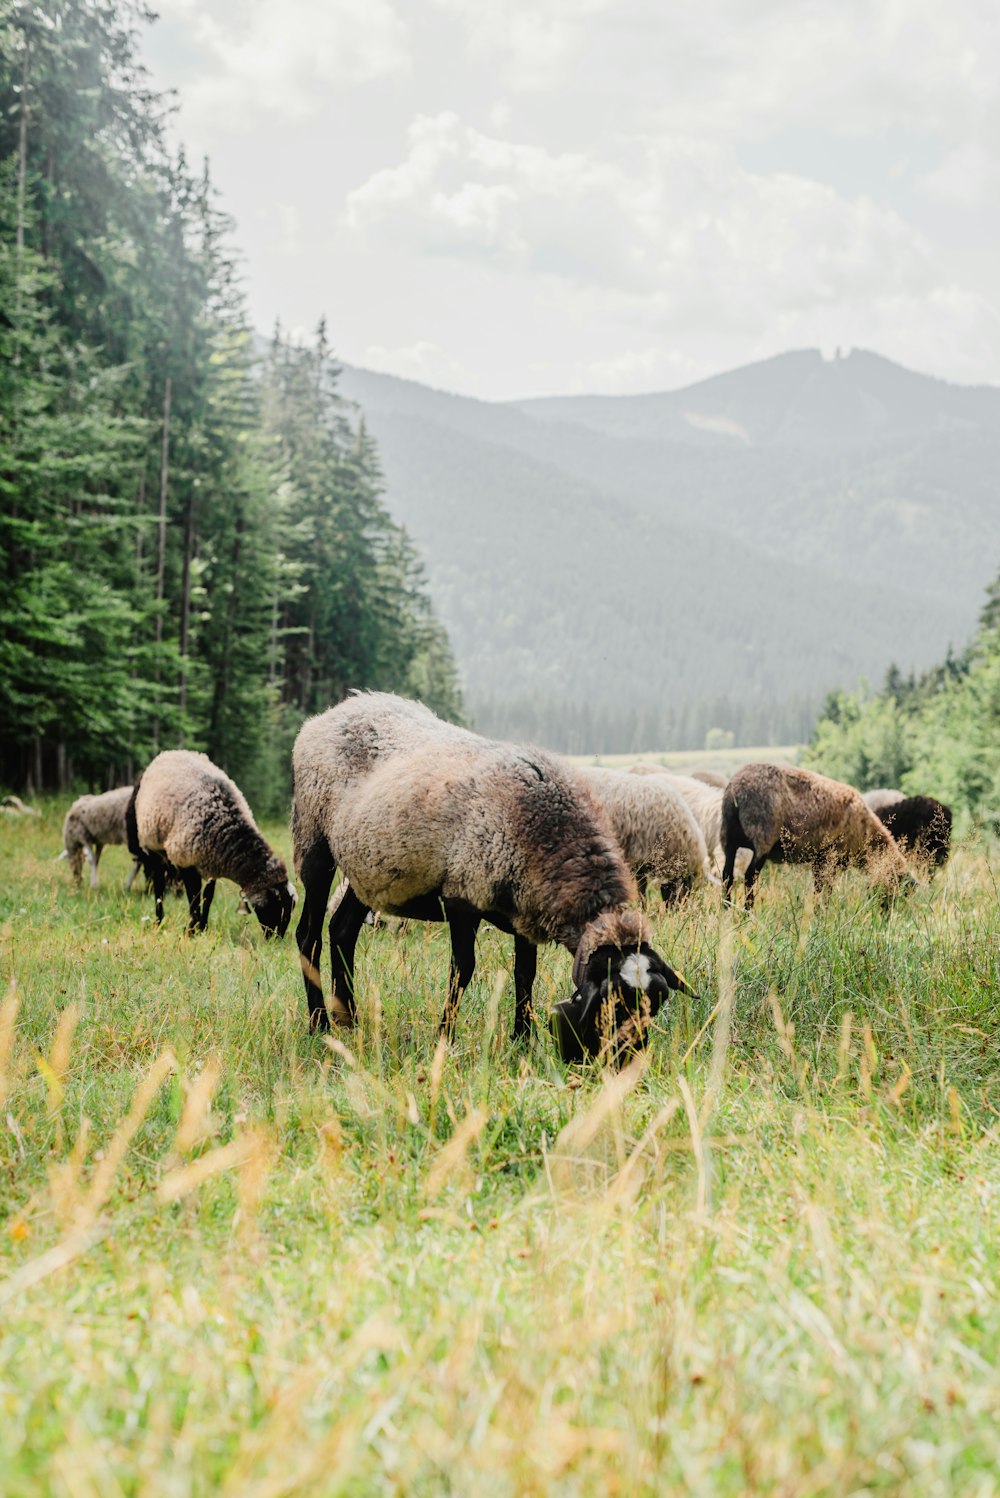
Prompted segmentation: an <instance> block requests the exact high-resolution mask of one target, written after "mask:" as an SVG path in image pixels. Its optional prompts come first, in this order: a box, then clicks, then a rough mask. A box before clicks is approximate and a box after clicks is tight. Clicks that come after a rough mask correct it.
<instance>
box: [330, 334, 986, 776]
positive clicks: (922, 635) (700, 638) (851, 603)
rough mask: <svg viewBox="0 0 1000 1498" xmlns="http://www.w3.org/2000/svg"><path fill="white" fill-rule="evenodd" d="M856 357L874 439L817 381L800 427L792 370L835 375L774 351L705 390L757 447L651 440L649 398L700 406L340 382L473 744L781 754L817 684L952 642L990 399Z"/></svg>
mask: <svg viewBox="0 0 1000 1498" xmlns="http://www.w3.org/2000/svg"><path fill="white" fill-rule="evenodd" d="M851 358H854V356H850V357H849V358H848V359H844V360H841V361H837V362H839V364H840V365H841V366H847V368H846V369H844V368H841V369H839V370H838V371H837V372H836V376H835V378H836V379H838V380H841V381H843V378H844V377H845V376H846V377H848V384H849V386H850V387H851V388H852V389H855V388H856V387H860V388H862V390H863V391H866V392H867V393H868V394H869V395H871V396H872V399H875V398H876V396H878V398H879V399H880V400H881V402H882V407H883V409H884V410H885V411H888V412H889V418H890V419H888V420H885V419H880V420H879V421H878V422H877V423H876V424H875V425H874V426H873V425H872V416H871V412H872V410H874V407H872V406H871V405H869V406H868V407H867V408H866V407H865V405H864V402H862V401H859V400H853V398H852V401H850V402H841V404H840V406H839V407H837V408H833V407H831V406H830V404H829V403H828V402H826V401H825V398H822V399H821V398H820V397H822V396H823V389H825V388H827V386H828V384H829V382H827V385H824V386H823V388H821V389H820V390H819V392H818V394H817V392H816V391H814V392H813V393H812V395H808V392H807V396H808V399H807V401H806V405H805V407H803V404H802V397H801V390H800V387H801V386H802V381H801V380H798V385H796V380H795V379H792V378H791V373H794V371H795V369H796V368H798V369H799V370H801V369H802V368H809V369H812V370H813V371H814V372H815V371H816V370H817V369H823V368H825V367H826V366H828V365H829V364H831V363H833V362H834V361H823V360H822V358H821V356H820V355H819V354H818V353H816V352H815V351H813V353H812V354H809V355H808V357H807V358H805V359H803V358H802V357H801V354H800V355H793V356H781V359H783V360H784V362H783V363H782V362H781V360H780V359H779V367H778V371H777V373H778V376H779V377H780V378H777V379H776V378H775V370H774V368H773V365H774V361H768V368H766V369H765V370H764V373H763V375H762V374H761V369H760V367H759V366H749V367H747V368H746V369H744V370H743V371H731V372H729V373H728V374H726V375H723V376H715V377H713V378H712V379H711V380H709V381H707V382H701V384H700V386H699V388H700V389H702V394H703V395H704V388H705V387H706V386H707V387H710V391H714V392H715V396H719V392H720V391H721V392H722V395H721V396H719V398H718V399H716V398H715V396H713V398H712V399H711V400H705V399H701V400H700V404H701V406H702V407H703V409H704V411H705V412H706V414H707V416H708V417H709V418H720V417H721V418H727V417H728V418H729V419H731V420H733V421H739V422H740V423H741V424H742V425H744V426H746V425H747V424H748V423H749V425H750V426H751V427H753V426H754V424H755V423H756V426H755V431H756V434H757V436H756V437H755V438H754V440H751V441H750V442H745V441H734V440H733V438H732V436H731V435H729V434H726V433H723V432H718V431H712V430H711V429H710V428H708V429H702V430H694V432H693V436H692V435H691V432H692V429H691V428H690V427H688V426H685V427H684V428H683V429H678V428H677V426H676V422H674V423H673V425H670V424H669V423H668V424H667V427H666V435H664V423H663V420H662V412H661V411H660V410H659V408H657V410H655V411H654V413H653V418H650V417H649V415H648V412H646V411H644V409H643V406H644V403H645V404H647V405H648V403H649V402H650V401H652V402H654V404H656V403H659V405H662V403H663V401H667V402H672V403H673V404H674V405H675V406H681V407H682V406H683V405H685V404H690V394H689V392H690V389H691V388H693V387H688V390H687V391H679V392H669V393H667V394H666V395H653V396H633V397H630V396H623V397H577V396H568V397H549V398H546V399H544V400H542V401H529V402H513V403H500V404H494V403H490V402H483V401H477V400H475V399H474V398H472V397H467V396H459V395H454V394H451V393H448V392H442V391H436V390H434V389H432V388H430V387H427V386H424V385H421V384H419V383H418V382H415V381H408V380H405V379H402V378H401V377H398V376H390V375H381V374H378V373H376V372H373V371H366V370H360V369H357V368H353V367H351V366H344V367H343V369H342V373H341V377H340V381H341V384H340V388H341V390H342V393H343V394H344V396H345V397H346V398H347V399H349V400H352V401H354V402H356V403H357V404H358V406H359V407H360V409H361V410H362V411H363V412H364V414H365V418H366V422H367V424H368V427H369V429H370V430H371V431H372V433H373V435H374V436H375V438H376V440H377V442H378V446H379V451H380V453H381V456H382V462H383V466H384V471H385V478H386V498H387V501H388V504H389V507H390V509H391V510H392V512H393V514H394V515H395V516H396V518H397V519H399V520H400V521H402V522H403V523H404V524H405V525H406V526H407V528H408V529H409V530H410V532H411V534H412V535H413V538H414V540H415V541H416V543H417V545H418V546H419V548H420V549H421V551H422V553H423V555H424V557H425V560H426V564H427V569H428V575H429V579H430V583H431V590H432V594H433V596H434V598H435V602H436V605H437V608H438V610H439V612H440V614H441V617H442V619H443V621H444V622H445V624H446V626H447V627H448V629H449V633H450V635H451V638H452V642H453V645H454V648H455V652H456V656H457V659H458V662H459V666H460V668H461V670H462V673H463V679H464V682H465V689H466V697H467V701H468V703H469V706H470V710H471V714H472V716H473V718H474V719H475V721H476V722H477V723H478V725H479V726H480V727H482V728H483V729H484V730H485V731H495V732H501V731H502V732H505V733H508V734H514V735H517V736H520V737H536V738H540V739H543V740H544V741H546V742H549V743H550V744H552V745H553V747H558V748H567V749H571V748H582V749H584V750H587V749H594V750H598V749H602V748H603V749H605V750H608V751H609V752H610V751H611V750H612V749H613V748H622V749H624V750H630V749H633V748H643V747H658V748H669V747H671V746H676V747H684V746H687V744H688V743H690V741H691V739H692V737H693V738H694V739H695V740H698V736H699V735H700V736H701V737H702V738H703V737H704V733H705V731H706V730H707V728H708V727H721V728H723V729H725V728H730V729H732V731H734V732H735V733H737V734H741V735H742V734H747V735H752V736H753V738H754V739H755V740H756V741H757V742H763V741H765V740H764V739H763V738H762V737H761V736H762V735H763V734H770V735H771V736H772V737H774V736H777V737H778V738H788V737H790V736H799V735H801V734H802V733H804V732H806V731H808V719H809V716H810V714H811V712H812V711H814V710H815V708H816V707H817V706H818V704H819V702H820V700H821V699H822V697H823V695H824V694H825V692H826V691H828V690H829V689H830V688H832V687H835V686H838V685H845V686H853V685H855V683H856V681H857V679H858V677H859V676H860V675H862V674H866V675H868V676H869V677H870V678H871V679H873V680H875V679H878V678H879V677H880V676H881V675H882V674H883V673H884V671H885V669H886V667H887V666H888V665H889V664H890V662H896V663H898V664H899V665H900V666H901V667H902V668H903V669H904V670H909V669H915V670H919V669H921V668H922V667H925V666H927V665H930V664H931V663H933V661H935V660H936V659H938V658H939V657H940V656H941V655H943V653H944V651H945V650H946V649H947V647H948V645H949V644H952V643H961V642H962V641H964V639H965V638H966V637H967V635H968V633H969V631H970V630H971V627H972V625H973V623H974V621H975V617H976V613H977V611H978V606H979V595H980V592H981V589H982V588H983V587H984V586H985V585H986V584H987V583H988V582H989V581H990V580H991V578H992V577H993V576H994V575H995V572H996V567H997V564H998V561H1000V557H998V556H996V555H994V554H993V549H995V550H996V551H1000V538H998V537H997V534H996V533H997V526H996V520H995V515H996V501H995V497H994V496H995V486H994V484H993V480H992V474H993V473H995V472H996V471H997V465H998V463H1000V420H997V421H995V422H994V421H993V420H992V412H993V409H994V407H995V408H996V411H997V414H998V416H1000V391H996V390H994V389H993V387H963V386H949V385H947V384H946V383H945V382H938V381H933V380H929V378H928V377H926V376H921V375H914V374H913V373H912V372H910V371H906V370H903V369H901V367H900V366H895V365H893V364H892V363H891V361H888V360H882V359H881V358H880V357H879V356H877V355H871V356H864V357H863V358H861V359H860V360H857V359H855V362H854V364H853V365H851ZM789 359H790V360H791V362H788V361H789ZM897 376H898V378H897ZM820 380H821V381H824V380H826V375H822V374H821V375H820ZM873 391H875V395H872V392H873ZM969 392H972V400H971V403H970V402H969V401H968V400H967V399H966V397H967V395H968V393H969ZM723 397H724V398H723ZM787 400H792V402H793V406H794V409H793V411H792V417H791V418H790V417H789V415H788V412H787V410H786V409H785V408H784V407H783V406H782V401H786V402H787ZM595 401H596V402H597V403H598V409H597V414H596V415H595V414H594V406H593V402H595ZM608 401H613V402H615V403H616V404H615V406H614V411H615V419H614V421H611V422H609V418H608V416H607V409H606V406H605V404H604V403H606V402H608ZM630 402H631V403H632V404H633V407H634V408H636V409H637V410H638V415H639V418H640V419H639V420H638V422H637V421H636V419H635V410H633V415H632V416H629V418H628V421H626V422H625V423H624V425H623V423H622V421H621V420H620V419H619V414H618V413H620V412H621V411H623V410H626V406H627V405H628V403H630ZM810 402H811V406H810V404H809V403H810ZM581 403H582V405H581ZM617 403H625V405H620V404H617ZM796 403H797V404H796ZM809 409H811V410H812V411H813V413H814V414H813V419H812V425H810V423H809V422H808V421H806V420H805V419H804V418H803V416H802V412H803V410H805V411H807V412H808V410H809ZM754 411H755V412H756V414H753V412H754ZM845 412H846V413H847V415H848V416H850V417H851V420H852V421H853V422H854V426H853V428H851V427H850V424H849V423H848V424H846V425H845ZM748 413H750V414H749V415H748ZM935 413H939V414H941V416H942V420H940V421H938V420H937V419H936V417H935ZM581 414H583V415H584V416H586V418H587V419H586V420H581V419H580V417H581ZM626 415H628V412H627V411H626ZM674 415H676V411H675V412H674ZM876 415H878V413H877V412H876ZM820 418H824V419H827V418H828V429H827V430H820V431H819V434H818V435H817V431H816V426H817V421H819V420H820ZM651 420H652V421H653V425H652V428H651V426H650V422H651ZM820 424H821V425H822V423H820ZM609 425H610V427H611V428H612V429H611V430H609V429H608V428H609ZM678 430H680V436H678ZM630 433H631V434H630ZM760 434H763V436H761V435H760ZM757 437H759V438H760V440H757ZM793 439H794V440H793ZM848 439H849V440H848ZM991 525H992V531H991ZM990 534H992V535H993V537H994V539H993V543H992V548H993V549H991V548H990V547H989V546H986V545H984V536H988V535H990ZM595 681H597V682H599V683H600V689H599V691H595V687H594V683H595ZM793 729H794V733H793V732H792V730H793ZM681 738H683V739H685V741H686V743H685V744H684V745H682V744H681V742H680V739H681Z"/></svg>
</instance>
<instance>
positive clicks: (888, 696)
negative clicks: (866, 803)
mask: <svg viewBox="0 0 1000 1498" xmlns="http://www.w3.org/2000/svg"><path fill="white" fill-rule="evenodd" d="M804 762H805V763H806V764H808V765H811V766H812V767H813V768H814V769H817V770H821V771H823V772H824V773H825V774H828V775H833V776H835V777H836V778H837V779H839V780H846V781H848V782H850V784H852V785H856V786H858V787H859V789H861V790H870V789H872V788H874V787H875V786H890V787H898V788H900V789H902V790H904V791H907V792H908V793H909V794H912V795H932V796H938V797H940V799H942V800H943V801H946V802H948V803H949V805H951V806H953V807H954V808H955V809H956V810H957V811H962V812H966V813H968V814H970V815H971V816H972V817H973V818H974V819H975V820H977V821H980V822H982V823H984V824H986V825H988V826H992V827H994V828H995V829H997V830H1000V576H998V577H997V579H996V580H995V581H994V582H993V583H992V585H991V586H990V587H989V588H988V589H987V592H986V601H985V603H984V605H983V608H982V611H981V613H980V617H979V628H978V630H977V632H976V634H975V636H974V637H973V639H972V640H971V641H970V643H969V644H968V645H967V646H966V648H965V649H964V650H962V651H961V652H960V653H956V652H955V651H953V650H949V651H948V653H947V655H946V657H945V659H944V660H943V661H942V662H941V663H940V664H939V665H938V666H935V667H934V668H933V669H932V670H930V671H926V672H924V673H922V674H921V675H919V676H917V675H913V674H911V675H907V676H904V675H903V674H902V672H900V671H899V670H897V669H896V668H895V667H892V668H890V670H889V672H888V674H887V676H886V680H885V684H884V686H883V688H882V690H881V691H880V692H872V691H870V690H869V689H868V688H867V687H865V686H862V688H861V690H860V691H858V692H853V693H847V692H831V693H830V695H829V696H828V697H827V699H826V702H825V704H824V707H823V710H822V712H821V714H820V717H819V720H818V722H817V724H816V728H815V732H814V734H813V738H812V743H811V744H810V746H809V749H808V751H807V754H806V758H805V761H804Z"/></svg>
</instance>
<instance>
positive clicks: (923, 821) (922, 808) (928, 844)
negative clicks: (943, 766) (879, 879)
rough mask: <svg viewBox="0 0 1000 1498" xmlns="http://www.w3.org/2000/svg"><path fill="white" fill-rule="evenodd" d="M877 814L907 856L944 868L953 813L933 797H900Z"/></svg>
mask: <svg viewBox="0 0 1000 1498" xmlns="http://www.w3.org/2000/svg"><path fill="white" fill-rule="evenodd" d="M875 815H876V816H877V817H878V819H879V821H880V822H881V823H882V825H883V826H884V827H885V828H887V830H888V831H889V832H890V833H891V834H892V836H893V837H894V838H895V839H896V842H897V843H898V845H899V847H900V848H901V849H902V850H903V852H904V854H908V855H910V856H912V857H913V858H914V859H915V860H916V862H917V863H922V864H926V865H928V866H929V867H937V868H941V867H942V865H944V864H946V863H947V862H948V855H949V853H950V852H951V824H952V820H953V818H952V810H951V807H950V806H946V805H945V804H944V802H943V801H938V800H936V799H935V797H934V796H901V797H900V798H899V800H898V801H890V802H889V804H888V805H887V806H880V807H878V808H877V810H876V812H875Z"/></svg>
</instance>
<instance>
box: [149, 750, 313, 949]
mask: <svg viewBox="0 0 1000 1498" xmlns="http://www.w3.org/2000/svg"><path fill="white" fill-rule="evenodd" d="M126 820H127V826H128V834H129V848H130V850H131V852H132V853H133V854H134V855H135V857H137V858H138V859H140V861H141V862H142V864H143V866H144V868H145V869H146V872H147V874H148V875H149V877H150V878H151V879H152V882H153V891H154V894H155V896H156V919H157V921H162V920H163V891H164V888H165V885H166V873H167V871H166V867H165V864H164V860H167V862H169V863H170V864H172V865H173V867H174V868H175V869H176V870H177V871H178V873H179V874H180V876H181V879H182V880H183V882H184V889H185V891H186V893H187V897H188V905H189V909H190V917H191V918H190V925H189V930H191V931H194V930H195V929H198V930H201V931H204V929H205V926H206V924H207V922H208V912H209V908H210V906H211V904H212V896H213V895H214V893H215V881H216V880H217V879H231V880H232V881H233V882H234V884H238V885H239V886H240V889H241V890H242V892H243V894H244V895H245V897H246V899H247V901H248V903H249V904H250V905H251V906H252V907H253V910H254V913H255V914H256V916H257V919H258V920H259V921H260V924H261V926H262V928H263V931H264V935H265V936H284V934H285V931H286V930H287V928H288V922H289V920H290V919H291V914H292V907H293V906H294V904H295V890H294V888H293V886H292V885H291V884H290V883H289V879H288V871H287V869H286V868H285V865H284V862H283V861H282V859H280V858H279V857H278V855H277V854H276V853H275V852H273V851H272V849H271V848H270V847H269V846H268V844H267V842H266V841H265V839H264V837H263V835H262V833H261V831H260V829H259V827H258V826H257V824H256V822H255V821H254V819H253V813H252V812H251V810H250V807H249V806H248V805H247V801H246V797H245V796H244V795H243V792H242V791H241V790H240V789H239V787H238V786H237V785H236V783H235V782H234V781H232V780H230V778H229V776H228V775H227V774H226V773H225V771H224V770H220V769H219V767H218V765H214V764H213V763H212V761H211V760H210V759H209V758H208V756H207V754H196V753H194V752H192V751H191V750H188V749H167V750H165V751H164V752H163V753H162V754H158V755H157V756H156V758H155V759H154V760H153V761H152V762H151V763H150V764H149V765H148V766H147V767H146V769H145V770H144V771H143V773H142V774H141V775H140V777H139V779H138V780H137V781H136V786H135V791H134V792H133V795H132V799H131V801H130V802H129V806H128V811H127V813H126ZM203 879H204V880H205V881H206V884H205V892H204V896H202V891H201V884H202V880H203Z"/></svg>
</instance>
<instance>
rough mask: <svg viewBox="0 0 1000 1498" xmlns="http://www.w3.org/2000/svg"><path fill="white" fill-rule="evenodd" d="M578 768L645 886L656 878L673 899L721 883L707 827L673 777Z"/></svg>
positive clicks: (588, 767)
mask: <svg viewBox="0 0 1000 1498" xmlns="http://www.w3.org/2000/svg"><path fill="white" fill-rule="evenodd" d="M578 773H579V774H580V775H582V777H583V779H584V780H585V781H586V783H587V785H588V786H589V787H590V789H591V791H592V792H593V794H594V795H595V796H596V797H597V799H598V801H599V802H600V804H601V806H602V807H603V808H604V810H605V812H606V813H607V815H608V819H609V821H610V822H611V826H612V828H613V829H614V833H615V836H616V837H617V839H618V842H619V844H620V845H621V849H622V852H623V853H624V854H625V861H626V863H627V864H628V866H629V868H630V869H631V870H632V873H633V874H634V875H635V877H636V879H637V881H638V883H639V887H640V889H642V888H643V887H644V885H645V883H646V881H647V880H648V879H652V880H654V881H655V882H656V883H657V884H659V885H660V886H661V887H662V893H663V898H664V899H665V900H666V901H668V902H669V901H670V900H672V899H675V898H677V896H678V895H680V894H681V893H682V892H683V891H685V890H690V889H693V888H694V887H695V886H696V885H698V884H701V883H704V882H705V881H708V882H710V883H711V882H715V883H717V882H718V881H717V880H715V877H714V875H713V874H712V870H711V866H710V864H709V859H708V851H707V849H706V847H705V839H704V837H703V836H702V832H701V829H700V827H699V826H698V823H697V822H696V820H695V818H694V816H693V815H692V813H691V810H690V809H689V807H688V805H687V802H686V801H685V800H684V798H683V796H681V795H680V794H679V792H678V791H677V790H676V789H675V788H674V786H673V785H672V784H671V783H670V780H671V777H668V776H666V775H630V774H629V773H628V771H626V770H610V769H605V768H603V767H601V766H596V765H588V766H586V767H584V768H582V769H581V770H580V771H579V772H578ZM692 784H693V785H697V784H698V782H697V781H692ZM701 789H706V787H701ZM720 800H721V797H720ZM720 821H721V816H720Z"/></svg>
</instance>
